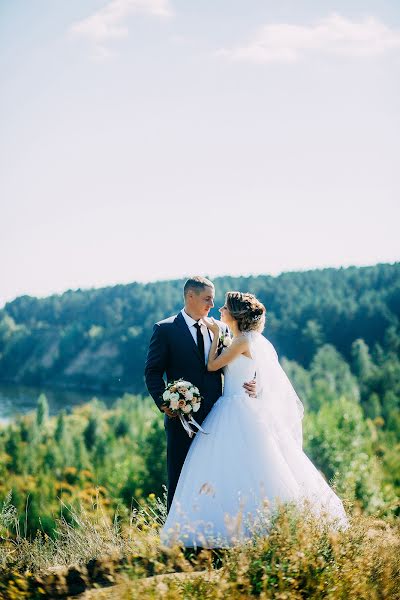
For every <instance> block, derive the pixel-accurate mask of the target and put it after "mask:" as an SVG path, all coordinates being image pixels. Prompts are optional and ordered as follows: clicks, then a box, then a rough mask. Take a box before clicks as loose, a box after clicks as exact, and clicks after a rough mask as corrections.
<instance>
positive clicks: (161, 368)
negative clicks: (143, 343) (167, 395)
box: [145, 275, 256, 510]
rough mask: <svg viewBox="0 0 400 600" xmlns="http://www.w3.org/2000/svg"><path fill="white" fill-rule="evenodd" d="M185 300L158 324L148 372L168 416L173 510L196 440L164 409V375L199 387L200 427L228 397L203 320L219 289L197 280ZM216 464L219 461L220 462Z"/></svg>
mask: <svg viewBox="0 0 400 600" xmlns="http://www.w3.org/2000/svg"><path fill="white" fill-rule="evenodd" d="M183 295H184V302H185V306H184V308H183V309H182V310H181V312H180V313H178V314H177V315H174V316H172V317H169V318H168V319H164V320H163V321H159V322H158V323H156V324H155V325H154V329H153V335H152V337H151V340H150V346H149V350H148V353H147V359H146V367H145V379H146V385H147V389H148V390H149V392H150V394H151V396H152V397H153V399H154V402H155V403H156V405H157V406H158V408H159V409H160V410H161V411H162V412H164V413H165V417H164V427H165V430H166V434H167V473H168V497H167V508H168V510H169V508H170V506H171V503H172V499H173V497H174V493H175V488H176V485H177V483H178V479H179V475H180V472H181V469H182V466H183V463H184V462H185V458H186V454H187V452H188V450H189V447H190V444H191V442H192V439H191V438H190V437H189V436H188V434H187V433H186V431H185V430H184V429H183V427H182V424H181V422H180V420H179V419H177V418H176V415H175V414H174V413H173V412H172V411H171V410H170V409H169V408H164V407H162V406H161V405H162V394H163V392H164V390H165V381H164V379H163V377H164V373H165V374H166V376H167V381H168V382H170V381H175V380H177V379H179V378H182V379H185V380H187V381H190V383H192V384H193V385H195V386H196V387H198V388H199V390H200V394H201V395H202V397H203V401H202V403H201V407H200V409H199V411H198V412H197V413H196V421H197V422H198V423H200V424H201V423H202V422H203V420H204V419H205V417H206V416H207V415H208V413H209V412H210V410H211V408H212V407H213V404H214V403H215V402H216V401H217V400H218V398H219V397H220V396H221V394H222V377H221V375H222V371H214V372H209V371H207V359H208V353H209V351H210V347H211V342H212V337H211V336H212V333H210V331H209V329H208V328H207V327H206V326H205V324H204V323H203V321H202V319H203V318H204V317H207V316H208V313H209V311H210V310H211V308H213V306H214V296H215V289H214V284H213V283H212V282H211V281H210V280H209V279H206V278H205V277H200V276H199V275H196V276H194V277H191V278H190V279H188V280H187V281H186V283H185V286H184V288H183ZM219 325H220V328H221V331H222V332H225V333H228V328H227V326H226V325H224V324H223V323H219ZM243 387H244V388H245V389H246V391H247V393H248V394H249V395H251V396H254V395H255V393H256V384H255V382H254V381H252V382H249V383H244V385H243ZM198 435H200V434H198ZM215 459H216V460H218V457H215Z"/></svg>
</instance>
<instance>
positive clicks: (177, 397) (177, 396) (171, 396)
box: [169, 392, 179, 401]
mask: <svg viewBox="0 0 400 600" xmlns="http://www.w3.org/2000/svg"><path fill="white" fill-rule="evenodd" d="M169 399H170V401H172V400H179V394H178V392H174V393H173V394H170V396H169Z"/></svg>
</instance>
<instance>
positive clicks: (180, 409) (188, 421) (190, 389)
mask: <svg viewBox="0 0 400 600" xmlns="http://www.w3.org/2000/svg"><path fill="white" fill-rule="evenodd" d="M162 397H163V402H162V406H164V407H166V408H169V409H170V410H172V411H173V412H174V413H175V414H177V415H178V417H179V420H180V422H181V423H182V426H183V428H184V430H185V431H186V433H187V434H188V436H189V437H193V434H195V433H196V431H195V430H194V429H192V427H196V428H197V429H198V430H199V431H201V432H202V433H206V431H204V429H203V428H202V427H201V426H200V425H199V424H198V423H197V422H196V421H195V420H194V418H193V415H192V413H194V412H197V411H198V410H199V408H200V404H201V401H202V397H201V395H200V392H199V389H198V388H197V387H196V386H194V385H193V384H192V383H190V381H184V380H183V379H178V380H177V381H173V382H172V383H169V384H168V385H167V387H166V390H165V392H164V393H163V396H162Z"/></svg>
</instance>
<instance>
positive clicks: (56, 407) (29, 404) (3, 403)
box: [0, 384, 123, 423]
mask: <svg viewBox="0 0 400 600" xmlns="http://www.w3.org/2000/svg"><path fill="white" fill-rule="evenodd" d="M41 393H44V394H45V395H46V398H47V400H48V403H49V412H50V414H51V415H55V414H57V413H59V412H60V411H61V410H62V409H65V410H66V411H69V410H70V409H71V408H73V407H74V406H79V405H80V404H84V403H85V402H90V400H91V399H92V398H94V397H96V398H98V399H99V400H101V401H103V402H104V403H105V404H106V406H108V407H110V406H111V405H112V404H113V403H114V401H115V400H116V399H117V398H118V397H120V396H122V395H123V394H122V393H121V394H110V395H105V394H101V393H96V392H88V391H86V390H84V391H83V390H62V389H56V388H49V389H47V388H35V387H27V386H21V385H4V384H0V421H1V422H3V423H7V422H8V421H10V419H13V418H14V417H15V416H16V415H18V414H26V413H28V412H31V411H33V410H35V409H36V405H37V399H38V398H39V396H40V394H41Z"/></svg>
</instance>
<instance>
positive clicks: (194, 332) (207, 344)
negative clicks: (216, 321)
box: [181, 308, 212, 364]
mask: <svg viewBox="0 0 400 600" xmlns="http://www.w3.org/2000/svg"><path fill="white" fill-rule="evenodd" d="M181 313H182V316H183V318H184V319H185V322H186V325H187V326H188V328H189V331H190V333H191V334H192V337H193V339H194V343H195V344H196V346H197V329H196V327H195V325H196V323H197V322H198V323H199V325H200V331H201V333H202V334H203V339H204V358H205V362H206V364H207V360H208V354H209V352H210V348H211V338H210V335H211V336H212V334H210V333H209V330H208V327H207V326H206V325H204V323H203V321H202V320H201V319H200V321H195V320H194V319H192V317H189V315H188V314H187V313H186V312H185V309H184V308H182V310H181Z"/></svg>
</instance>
